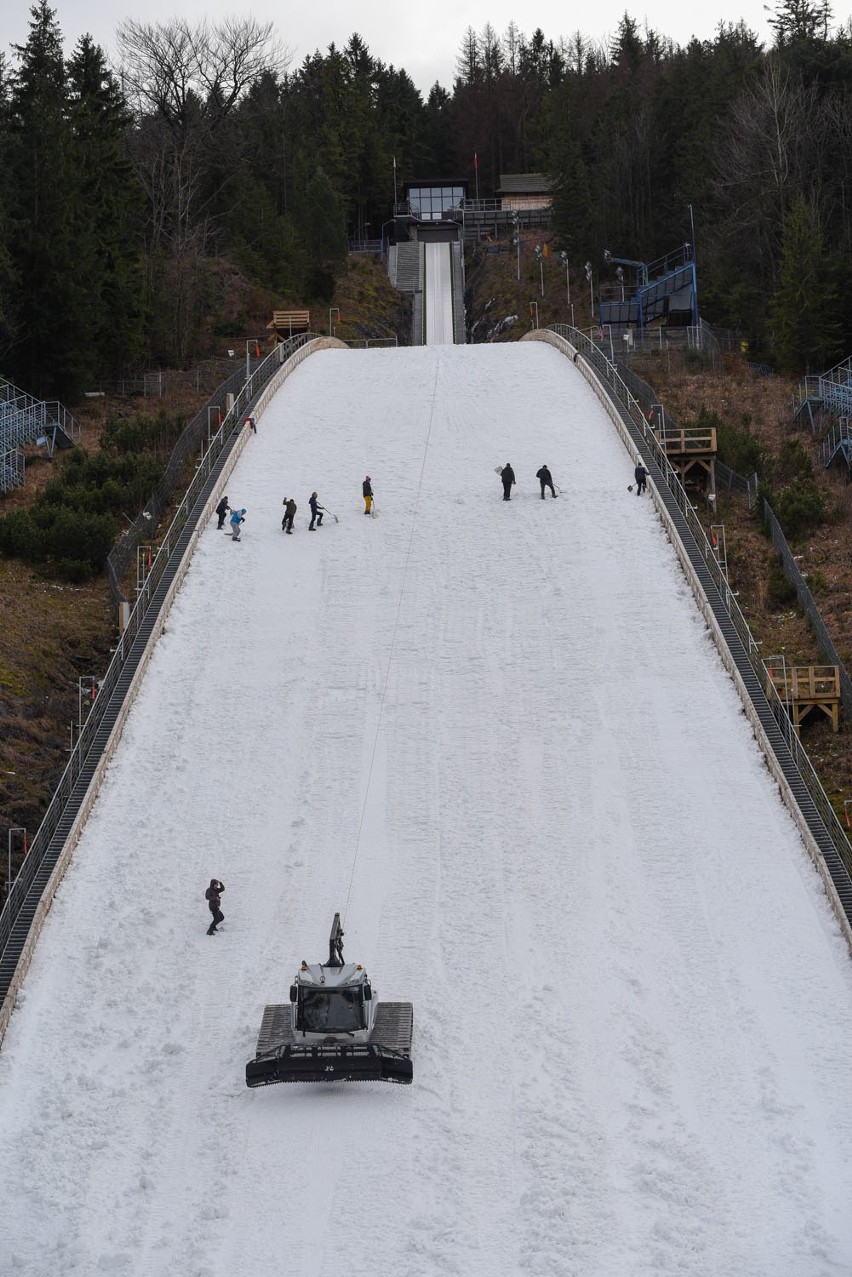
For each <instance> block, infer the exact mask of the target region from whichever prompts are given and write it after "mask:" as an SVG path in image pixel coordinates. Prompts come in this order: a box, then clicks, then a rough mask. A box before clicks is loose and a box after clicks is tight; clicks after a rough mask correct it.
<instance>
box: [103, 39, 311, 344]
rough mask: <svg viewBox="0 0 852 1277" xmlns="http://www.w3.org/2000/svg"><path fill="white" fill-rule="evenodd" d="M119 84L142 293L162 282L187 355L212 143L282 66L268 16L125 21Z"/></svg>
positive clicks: (210, 208)
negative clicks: (133, 180)
mask: <svg viewBox="0 0 852 1277" xmlns="http://www.w3.org/2000/svg"><path fill="white" fill-rule="evenodd" d="M118 45H119V50H120V54H121V65H120V75H121V81H122V86H123V89H124V92H125V95H126V97H127V100H128V102H129V104H130V106H131V109H132V110H133V111H134V113H135V117H136V127H135V130H134V133H133V135H132V138H131V154H132V157H133V160H134V163H135V165H136V169H137V172H138V174H139V177H140V179H141V181H142V183H143V185H144V187H145V190H146V192H147V195H148V219H147V235H146V249H147V266H148V270H147V278H148V292H149V300H150V299H151V298H152V297H153V296H154V295H155V294H156V293H157V292H158V290H159V286H160V284H162V290H163V291H164V290H165V289H166V288H168V290H169V295H168V307H166V306H165V305H161V306H160V311H161V313H165V312H166V310H167V309H168V310H169V311H170V312H171V316H172V323H173V325H174V328H173V332H172V334H171V336H172V341H173V343H174V344H175V345H176V346H177V349H178V350H179V351H180V353H181V355H182V357H184V358H185V357H186V353H187V349H188V344H189V341H190V336H191V331H192V326H193V322H194V315H195V311H196V310H197V305H196V301H195V299H196V298H197V299H198V304H200V298H201V294H202V291H203V271H204V257H205V254H206V252H207V246H208V242H209V235H210V230H211V227H212V225H213V223H214V219H215V215H216V211H217V209H216V202H217V198H218V196H219V195H220V182H219V180H217V178H216V177H215V176H214V174H216V173H217V172H220V173H221V172H222V171H223V169H224V168H226V165H223V164H222V158H221V154H220V153H219V151H220V147H219V142H220V138H221V136H222V134H223V131H224V128H225V125H226V123H227V122H228V121H229V119H230V117H231V116H232V114H233V112H234V111H235V109H236V107H237V106H238V104H239V103H240V101H241V99H242V98H243V96H244V95H245V94H246V93H247V92H248V90H249V89H250V88H251V86H252V85H253V84H255V83H256V82H257V81H258V80H259V79H260V78H261V77H262V76H264V75H269V74H272V75H274V76H278V75H281V74H283V73H284V71H285V70H286V67H287V64H288V61H289V54H288V52H287V51H286V50H285V49H284V47H283V46H282V45H281V44H280V42H279V41H278V40H277V38H276V37H275V36H274V35H273V28H272V24H271V23H267V24H265V25H262V24H260V23H258V22H256V21H255V20H254V19H253V18H227V19H225V20H223V21H222V22H219V23H216V24H215V25H212V26H211V25H210V24H208V23H207V22H199V23H190V22H188V21H186V20H185V19H182V18H175V19H173V20H171V21H169V22H156V23H147V22H137V21H133V20H128V21H126V22H123V23H121V24H120V26H119V28H118Z"/></svg>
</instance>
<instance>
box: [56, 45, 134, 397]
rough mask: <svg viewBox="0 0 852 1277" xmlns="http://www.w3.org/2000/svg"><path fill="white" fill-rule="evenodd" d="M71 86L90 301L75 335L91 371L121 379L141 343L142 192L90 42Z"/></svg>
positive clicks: (106, 76) (112, 87) (125, 122)
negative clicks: (84, 346) (137, 221)
mask: <svg viewBox="0 0 852 1277" xmlns="http://www.w3.org/2000/svg"><path fill="white" fill-rule="evenodd" d="M68 84H69V100H70V109H69V120H70V125H71V144H72V151H73V163H74V169H75V178H76V185H77V194H78V204H77V208H76V209H75V213H76V217H75V223H76V224H75V229H74V235H75V239H76V241H77V243H78V244H79V245H80V246H81V249H80V254H79V258H78V269H79V268H80V267H83V268H84V279H85V282H86V301H87V305H86V310H85V315H83V314H81V316H80V325H79V329H78V334H79V336H80V338H81V339H85V341H86V342H87V343H88V345H89V348H90V350H91V353H92V362H93V363H94V364H95V366H96V367H99V368H108V369H109V370H110V371H113V372H115V373H119V372H121V371H123V370H124V369H125V368H126V366H127V365H128V364H129V363H130V364H132V363H134V362H135V361H136V360H137V358H138V356H139V354H140V353H141V349H142V342H143V334H142V318H143V316H142V274H141V264H140V253H139V250H138V244H137V236H136V228H135V226H134V208H135V206H136V205H137V204H138V202H139V200H140V198H141V196H142V190H141V188H140V187H139V185H138V182H137V181H136V177H135V175H134V172H133V169H132V167H131V164H130V161H129V159H128V157H127V154H126V151H125V134H126V131H127V128H128V126H129V123H130V115H129V112H128V110H127V107H126V104H125V102H124V99H123V97H122V95H121V91H120V89H119V86H118V82H117V81H116V79H115V77H114V76H113V74H112V73H111V71H110V70H109V68H108V67H107V65H106V62H105V59H104V55H103V52H102V51H101V49H100V48H98V46H97V45H95V44H94V43H93V41H92V39H91V37H90V36H88V35H86V36H83V37H82V38H81V40H80V42H79V44H78V45H77V48H76V49H75V51H74V55H73V57H72V58H71V61H70V62H69V64H68Z"/></svg>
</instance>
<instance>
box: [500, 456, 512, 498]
mask: <svg viewBox="0 0 852 1277" xmlns="http://www.w3.org/2000/svg"><path fill="white" fill-rule="evenodd" d="M500 478H501V479H502V481H503V500H504V501H511V500H512V484H513V483H514V482H515V472H514V470H513V469H512V467H511V466H510V465H509V462H508V461H507V462H506V464H505V465H504V467H503V469H502V470H501V471H500Z"/></svg>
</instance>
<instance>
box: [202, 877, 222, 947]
mask: <svg viewBox="0 0 852 1277" xmlns="http://www.w3.org/2000/svg"><path fill="white" fill-rule="evenodd" d="M224 890H225V886H224V883H221V882H220V881H219V879H218V878H211V879H210V886H209V887H208V888H207V890H206V891H205V893H204V898H205V900H206V901H207V906H208V908H209V910H210V912H211V913H212V915H213V921H212V922H211V923H210V926H209V927H208V928H207V934H208V936H215V934H216V928H217V927H218V925H219V923H220V922H224V921H225V915H224V914H223V913H222V892H223V891H224Z"/></svg>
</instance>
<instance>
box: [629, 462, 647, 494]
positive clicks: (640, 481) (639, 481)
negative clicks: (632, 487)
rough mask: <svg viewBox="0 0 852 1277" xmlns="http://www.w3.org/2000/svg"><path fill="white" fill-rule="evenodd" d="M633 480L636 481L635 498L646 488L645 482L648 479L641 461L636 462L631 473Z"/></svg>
mask: <svg viewBox="0 0 852 1277" xmlns="http://www.w3.org/2000/svg"><path fill="white" fill-rule="evenodd" d="M633 478H634V479H635V480H636V495H637V497H641V495H642V493H643V492H644V491H645V488H646V486H647V485H646V483H645V480H646V479H647V478H648V471H647V470H646V469H645V467H644V466H643V465H642V462H641V461H637V462H636V469H635V470H634V471H633Z"/></svg>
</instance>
